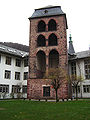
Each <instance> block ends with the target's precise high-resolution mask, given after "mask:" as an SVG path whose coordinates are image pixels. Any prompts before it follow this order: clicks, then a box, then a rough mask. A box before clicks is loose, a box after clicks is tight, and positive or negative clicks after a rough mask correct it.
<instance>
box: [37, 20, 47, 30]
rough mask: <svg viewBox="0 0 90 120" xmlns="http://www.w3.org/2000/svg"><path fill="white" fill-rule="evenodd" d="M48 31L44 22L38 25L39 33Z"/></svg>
mask: <svg viewBox="0 0 90 120" xmlns="http://www.w3.org/2000/svg"><path fill="white" fill-rule="evenodd" d="M45 30H46V24H45V22H44V21H43V20H41V21H39V23H38V32H44V31H45Z"/></svg>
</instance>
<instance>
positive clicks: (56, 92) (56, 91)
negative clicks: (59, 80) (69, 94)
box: [55, 89, 58, 102]
mask: <svg viewBox="0 0 90 120" xmlns="http://www.w3.org/2000/svg"><path fill="white" fill-rule="evenodd" d="M55 91H56V102H58V95H57V89H56V90H55Z"/></svg>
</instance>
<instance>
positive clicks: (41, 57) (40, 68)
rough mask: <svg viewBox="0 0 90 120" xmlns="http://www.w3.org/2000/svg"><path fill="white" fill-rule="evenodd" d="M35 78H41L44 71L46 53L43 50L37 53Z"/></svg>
mask: <svg viewBox="0 0 90 120" xmlns="http://www.w3.org/2000/svg"><path fill="white" fill-rule="evenodd" d="M36 56H37V72H36V76H37V78H43V75H44V73H45V71H46V55H45V53H44V52H43V51H41V50H40V51H38V53H37V55H36Z"/></svg>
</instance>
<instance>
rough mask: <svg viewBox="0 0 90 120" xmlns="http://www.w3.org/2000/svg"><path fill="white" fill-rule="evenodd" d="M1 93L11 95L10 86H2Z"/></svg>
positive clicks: (0, 87) (0, 85) (0, 86)
mask: <svg viewBox="0 0 90 120" xmlns="http://www.w3.org/2000/svg"><path fill="white" fill-rule="evenodd" d="M0 92H1V93H9V85H2V84H0Z"/></svg>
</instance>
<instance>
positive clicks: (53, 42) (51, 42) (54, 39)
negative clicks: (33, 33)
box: [48, 34, 57, 46]
mask: <svg viewBox="0 0 90 120" xmlns="http://www.w3.org/2000/svg"><path fill="white" fill-rule="evenodd" d="M48 45H49V46H55V45H57V36H56V35H55V34H51V35H50V36H49V39H48Z"/></svg>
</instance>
